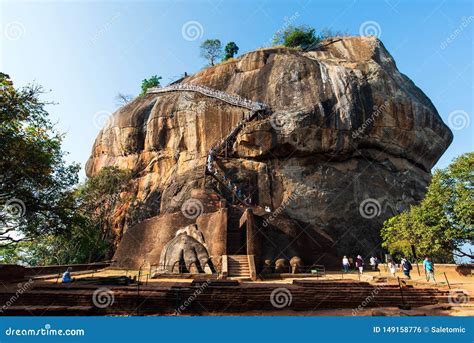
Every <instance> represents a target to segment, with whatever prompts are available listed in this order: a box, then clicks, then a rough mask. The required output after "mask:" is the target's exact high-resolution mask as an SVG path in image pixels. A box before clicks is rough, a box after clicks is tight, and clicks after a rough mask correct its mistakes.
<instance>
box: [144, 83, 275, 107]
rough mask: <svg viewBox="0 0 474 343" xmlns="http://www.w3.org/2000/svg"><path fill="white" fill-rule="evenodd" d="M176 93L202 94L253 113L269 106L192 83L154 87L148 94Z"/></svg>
mask: <svg viewBox="0 0 474 343" xmlns="http://www.w3.org/2000/svg"><path fill="white" fill-rule="evenodd" d="M175 91H191V92H197V93H201V94H203V95H206V96H210V97H213V98H216V99H219V100H222V101H225V102H227V103H229V104H232V105H235V106H239V107H244V108H247V109H249V110H252V111H261V110H265V109H267V105H265V104H264V103H262V102H259V101H257V102H254V101H252V100H249V99H246V98H244V97H241V96H239V95H233V94H229V93H226V92H223V91H220V90H217V89H213V88H210V87H206V86H201V85H193V84H191V83H178V84H174V85H170V86H166V87H152V88H149V89H148V91H147V93H148V94H157V93H168V92H175Z"/></svg>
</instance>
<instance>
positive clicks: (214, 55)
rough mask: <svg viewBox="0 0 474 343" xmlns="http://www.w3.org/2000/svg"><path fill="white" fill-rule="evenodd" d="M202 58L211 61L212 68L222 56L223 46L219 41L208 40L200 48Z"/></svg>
mask: <svg viewBox="0 0 474 343" xmlns="http://www.w3.org/2000/svg"><path fill="white" fill-rule="evenodd" d="M200 50H201V57H203V58H205V59H206V60H208V61H209V64H210V65H211V66H213V65H214V63H215V62H216V61H217V60H218V59H219V58H220V57H221V56H222V45H221V41H220V40H219V39H206V40H205V41H204V42H202V44H201V46H200Z"/></svg>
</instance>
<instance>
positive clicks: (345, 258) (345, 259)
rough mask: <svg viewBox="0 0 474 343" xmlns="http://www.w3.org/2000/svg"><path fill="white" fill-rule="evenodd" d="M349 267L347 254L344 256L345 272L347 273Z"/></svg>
mask: <svg viewBox="0 0 474 343" xmlns="http://www.w3.org/2000/svg"><path fill="white" fill-rule="evenodd" d="M349 267H350V264H349V259H348V258H347V256H344V257H343V258H342V268H343V269H344V272H346V273H347V272H348V271H349Z"/></svg>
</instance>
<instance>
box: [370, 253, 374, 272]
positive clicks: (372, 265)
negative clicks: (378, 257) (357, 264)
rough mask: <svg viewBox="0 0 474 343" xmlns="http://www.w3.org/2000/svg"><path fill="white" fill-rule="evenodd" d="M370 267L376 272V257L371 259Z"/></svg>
mask: <svg viewBox="0 0 474 343" xmlns="http://www.w3.org/2000/svg"><path fill="white" fill-rule="evenodd" d="M369 261H370V267H372V270H375V257H374V256H372V257H370V260H369Z"/></svg>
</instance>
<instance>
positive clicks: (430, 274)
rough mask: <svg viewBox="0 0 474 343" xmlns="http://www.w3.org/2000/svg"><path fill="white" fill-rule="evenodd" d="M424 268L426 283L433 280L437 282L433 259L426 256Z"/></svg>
mask: <svg viewBox="0 0 474 343" xmlns="http://www.w3.org/2000/svg"><path fill="white" fill-rule="evenodd" d="M423 268H424V269H425V274H426V281H428V282H429V281H430V279H433V281H434V282H436V280H435V277H434V264H433V262H432V261H431V258H429V257H428V256H425V260H424V261H423Z"/></svg>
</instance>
